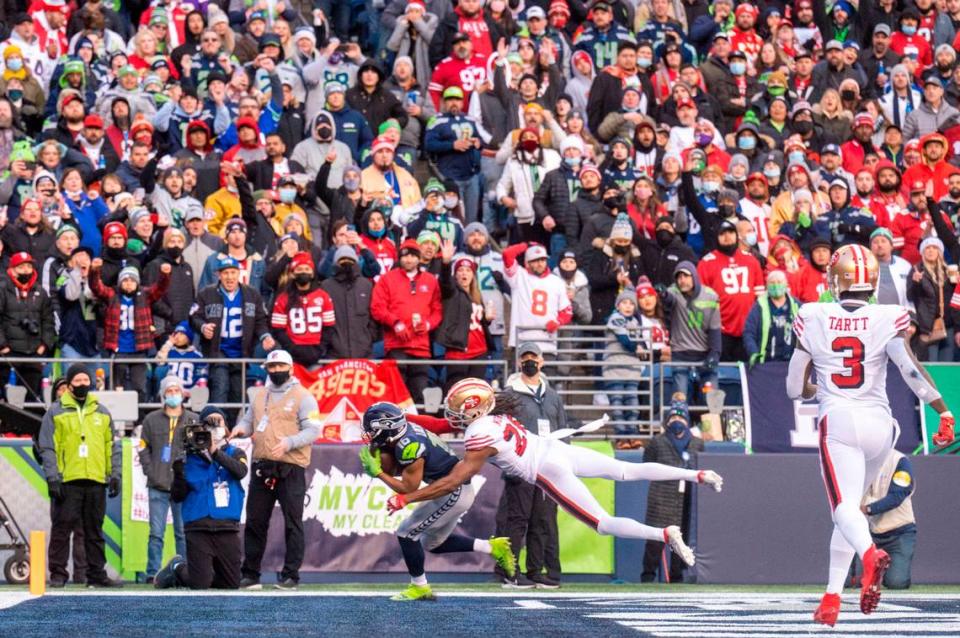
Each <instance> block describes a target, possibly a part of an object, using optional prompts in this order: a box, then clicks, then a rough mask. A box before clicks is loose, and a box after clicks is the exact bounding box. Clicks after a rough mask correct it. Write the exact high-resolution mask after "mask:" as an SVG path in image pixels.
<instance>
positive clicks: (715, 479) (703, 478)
mask: <svg viewBox="0 0 960 638" xmlns="http://www.w3.org/2000/svg"><path fill="white" fill-rule="evenodd" d="M697 479H698V480H699V482H700V483H706V484H707V485H709V486H711V487H712V488H713V491H714V492H721V491H723V477H722V476H720V475H719V474H717V473H716V472H714V471H713V470H702V471H701V472H700V475H699V476H698V477H697Z"/></svg>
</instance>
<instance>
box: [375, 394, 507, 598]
mask: <svg viewBox="0 0 960 638" xmlns="http://www.w3.org/2000/svg"><path fill="white" fill-rule="evenodd" d="M363 432H364V438H365V439H366V441H367V442H368V443H369V446H363V448H361V450H360V462H361V463H362V465H363V469H364V471H365V472H366V473H367V474H368V475H370V476H371V477H374V478H379V479H380V480H381V481H383V482H384V483H386V484H387V486H388V487H390V489H392V490H394V491H395V492H397V493H400V494H405V493H408V492H412V491H414V490H416V489H417V488H418V487H419V486H420V484H421V482H426V483H431V482H433V481H435V480H437V479H439V478H442V477H444V476H446V475H447V474H448V473H449V472H450V470H452V469H453V467H454V466H455V465H456V464H457V463H458V462H459V461H460V459H459V458H458V457H457V455H456V454H454V453H453V451H452V450H451V449H450V448H449V447H447V445H446V443H444V442H443V441H442V440H441V439H440V438H439V437H438V436H437V435H435V434H433V433H430V432H427V431H426V430H424V429H423V428H421V427H420V426H418V425H413V424H410V423H407V418H406V416H405V415H404V412H403V410H401V409H400V408H399V407H398V406H396V405H394V404H392V403H387V402H380V403H375V404H373V405H371V406H370V407H369V408H367V411H366V412H364V414H363ZM398 477H399V478H398ZM475 496H476V494H475V493H474V489H473V486H472V485H471V484H470V483H469V482H467V483H464V484H463V485H461V486H459V487H457V488H456V489H455V490H454V491H453V492H451V493H449V494H447V495H446V496H442V497H440V498H438V499H435V500H432V501H425V502H423V503H420V504H419V505H418V506H417V508H416V509H415V510H413V512H412V513H411V514H410V516H409V517H408V518H407V519H406V520H405V521H404V522H403V523H401V524H400V527H399V528H397V539H398V540H399V541H400V550H401V551H402V552H403V560H404V562H405V563H406V565H407V571H409V572H410V586H409V587H407V588H406V589H405V590H403V591H402V592H400V593H399V594H397V595H396V596H393V598H392V600H401V601H406V600H433V599H434V598H435V597H434V595H433V591H432V590H431V589H430V585H429V584H428V583H427V577H426V574H425V573H424V569H423V563H424V556H425V553H424V549H426V550H429V551H430V552H433V553H434V554H445V553H449V552H482V553H484V554H490V555H491V556H492V557H493V559H494V560H495V561H496V562H497V564H498V565H500V567H501V568H502V569H503V570H504V571H507V572H508V573H509V575H510V577H511V578H512V577H513V575H514V574H513V572H514V565H515V560H514V556H513V551H512V550H511V548H510V539H509V538H504V537H501V538H491V539H490V540H482V539H479V538H470V537H468V536H463V535H460V534H454V533H453V531H454V528H456V526H457V523H459V522H460V518H461V517H462V516H463V515H464V514H465V513H466V512H467V510H469V509H470V506H471V505H472V504H473V499H474V497H475Z"/></svg>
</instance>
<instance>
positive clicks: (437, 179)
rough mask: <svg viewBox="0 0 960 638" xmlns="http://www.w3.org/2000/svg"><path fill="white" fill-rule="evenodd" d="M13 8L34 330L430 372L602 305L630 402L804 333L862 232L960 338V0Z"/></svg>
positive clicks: (17, 134) (5, 286)
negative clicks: (663, 374)
mask: <svg viewBox="0 0 960 638" xmlns="http://www.w3.org/2000/svg"><path fill="white" fill-rule="evenodd" d="M0 12H2V15H3V21H2V23H3V24H2V27H0V28H2V29H3V30H4V31H6V32H7V33H6V35H5V36H4V39H3V40H2V42H0V58H2V65H0V67H2V68H0V73H2V78H0V171H2V178H0V204H3V205H4V207H5V208H4V211H5V212H4V213H3V214H2V215H0V225H2V231H0V240H2V262H3V266H4V270H5V273H6V276H5V277H4V278H3V281H2V284H0V354H3V355H7V356H10V357H38V358H39V357H50V356H53V355H55V354H59V355H60V356H61V357H65V358H82V359H98V358H99V359H107V358H113V359H114V367H113V374H112V378H110V379H106V378H104V376H103V375H102V374H100V375H99V378H101V379H103V380H104V381H105V382H106V383H108V384H112V385H115V386H123V387H127V388H136V389H138V390H139V391H140V392H141V395H142V398H143V399H144V400H146V399H147V398H148V397H149V398H151V399H152V398H153V397H155V396H156V393H155V392H154V391H152V390H148V388H153V389H155V388H157V387H158V385H159V380H160V379H162V378H163V376H164V375H165V374H166V373H167V371H169V370H171V369H172V371H173V372H174V373H176V374H179V375H180V376H181V379H182V381H183V382H184V385H185V389H187V390H189V389H190V388H191V387H192V386H193V385H194V384H195V383H206V384H208V385H209V388H210V401H211V403H214V404H220V403H225V402H238V401H240V400H241V397H242V394H243V388H242V387H241V385H242V383H241V367H240V366H239V365H229V364H224V363H212V364H209V365H206V364H204V363H203V362H202V361H199V360H200V359H203V358H220V359H233V358H236V359H240V358H249V357H262V356H263V355H264V353H265V352H266V351H270V350H272V349H274V348H277V347H281V348H283V349H284V350H286V351H288V352H290V353H291V355H292V356H293V359H294V361H295V362H297V363H300V364H303V365H311V364H314V363H316V362H317V361H318V360H320V359H335V358H344V357H375V358H380V357H387V358H394V359H399V360H401V361H402V365H401V366H400V367H401V371H402V373H403V375H404V379H405V381H406V382H407V385H408V387H409V389H410V391H411V393H412V395H413V397H414V399H415V400H416V401H417V402H421V401H422V396H423V390H424V388H426V387H427V385H428V383H429V382H430V377H429V374H430V368H429V367H428V366H424V365H416V360H417V359H432V358H445V359H447V360H449V361H451V362H453V361H456V363H455V364H454V363H451V364H450V366H449V368H448V370H446V373H445V376H444V379H445V381H444V382H445V383H446V384H447V385H448V386H449V384H451V383H453V382H454V381H456V380H458V379H460V378H463V377H465V376H478V375H480V376H482V375H483V374H484V371H485V369H486V368H485V365H484V362H485V361H486V359H488V358H500V357H502V356H503V352H504V351H505V349H510V348H516V346H517V345H518V344H519V343H520V342H522V341H529V340H532V341H537V342H538V343H540V345H541V348H542V350H543V356H544V358H545V359H548V360H549V359H550V358H551V357H553V356H555V355H556V352H555V351H556V338H557V334H558V329H559V328H560V327H561V326H564V325H568V324H574V325H576V324H580V325H594V326H601V327H605V330H604V332H603V335H604V336H603V338H600V337H599V336H598V338H597V346H596V348H597V357H598V358H602V359H604V360H605V361H606V362H607V363H606V364H605V365H604V367H603V368H602V370H603V373H602V376H603V382H604V384H605V387H606V388H607V389H608V390H609V391H611V392H612V394H611V396H610V401H611V403H612V404H613V407H614V408H615V409H616V410H617V411H618V413H619V414H620V415H621V416H623V415H624V414H626V416H627V418H628V420H629V415H630V412H629V410H630V409H635V406H636V403H637V387H638V377H639V374H640V373H639V370H640V367H641V365H642V363H644V362H654V363H659V362H667V361H675V362H684V363H689V362H696V363H699V364H701V365H702V368H701V370H700V374H699V375H697V376H696V377H694V375H688V368H683V369H678V370H677V371H676V372H675V383H676V385H677V387H678V388H680V389H683V390H685V389H687V387H688V384H689V381H690V380H691V379H693V378H696V379H699V381H700V382H703V383H710V382H711V380H712V378H713V376H714V375H715V369H716V366H717V363H718V362H719V361H721V360H722V361H744V362H748V363H750V364H751V365H758V364H762V363H763V362H765V361H770V360H780V361H783V360H787V359H788V358H789V357H790V354H791V350H792V346H793V338H792V331H791V323H792V318H793V317H794V316H795V315H796V312H797V308H798V306H799V305H800V304H802V303H807V302H811V301H816V300H817V299H820V298H822V297H823V296H824V295H828V294H829V292H828V286H827V281H826V269H827V266H828V264H829V260H830V255H831V252H832V251H833V250H835V249H836V248H837V247H838V246H840V245H843V244H849V243H856V244H860V245H862V246H864V248H865V249H866V250H871V251H873V253H874V254H875V255H876V256H877V257H878V258H879V260H880V263H881V275H880V284H879V291H878V295H877V300H878V301H879V302H880V303H900V304H904V305H906V306H908V307H909V308H910V309H911V310H912V311H914V315H913V316H914V318H915V324H914V327H913V328H912V330H914V332H915V334H914V337H913V345H914V348H915V350H916V351H917V353H918V355H919V357H920V358H921V359H924V360H933V361H943V360H947V361H951V360H955V355H956V353H957V352H960V348H955V345H957V344H960V333H957V332H955V331H954V326H955V325H956V322H957V321H958V319H960V317H958V314H957V313H958V311H960V294H954V287H955V285H956V283H957V268H956V263H957V260H958V257H960V244H958V240H957V233H956V229H957V227H958V226H957V223H958V220H957V213H958V206H960V168H958V166H960V155H957V154H955V151H960V147H958V143H960V111H958V101H960V65H958V64H957V54H956V51H955V46H956V41H957V40H960V0H906V1H904V0H860V2H859V3H857V2H853V1H851V0H836V1H835V2H833V3H832V4H827V3H822V2H815V1H812V0H796V1H795V2H784V1H782V0H767V1H761V2H756V3H753V2H740V3H735V2H733V1H732V0H672V1H671V0H649V1H647V0H641V1H640V2H638V3H633V2H629V1H627V0H616V1H613V0H594V1H592V2H590V3H588V4H585V3H584V2H582V1H581V0H549V1H548V0H526V1H524V0H509V1H507V0H488V1H487V2H485V3H484V2H483V1H482V0H461V1H460V2H459V3H458V4H456V6H454V4H453V3H452V2H449V1H448V0H426V1H424V0H388V1H386V2H384V1H383V0H367V1H366V2H364V3H359V2H342V1H340V2H333V1H331V0H316V2H312V3H311V2H308V1H306V0H292V1H291V2H289V3H287V2H284V1H279V2H265V1H262V0H261V1H257V2H250V1H246V2H240V1H238V0H234V1H231V2H226V1H219V2H179V1H178V0H160V1H156V2H152V3H149V4H147V3H145V2H142V1H137V2H124V3H119V2H114V3H108V2H104V1H103V0H97V1H95V2H94V1H87V2H85V3H82V4H79V5H78V4H76V3H74V2H73V1H71V2H69V3H65V2H64V0H34V1H33V2H31V3H30V4H29V6H26V3H24V2H23V0H10V1H9V2H7V3H4V5H3V6H2V7H0ZM507 352H512V350H507ZM144 358H151V359H153V360H154V361H155V363H151V364H144V363H141V362H139V361H137V360H138V359H144ZM126 359H129V360H130V361H127V362H125V360H126ZM191 360H198V361H196V362H192V361H191ZM10 367H11V366H10V365H7V366H5V367H4V369H3V370H0V378H4V379H8V378H9V379H12V381H13V382H14V383H16V384H23V385H26V386H27V387H28V389H29V390H30V392H32V393H39V391H40V388H41V385H42V384H43V381H42V379H43V378H44V374H45V372H44V370H45V368H44V367H43V366H42V365H40V364H39V363H36V364H32V363H27V364H22V363H18V364H13V365H12V368H13V370H12V371H9V368H10ZM155 368H156V369H155ZM624 410H625V411H624Z"/></svg>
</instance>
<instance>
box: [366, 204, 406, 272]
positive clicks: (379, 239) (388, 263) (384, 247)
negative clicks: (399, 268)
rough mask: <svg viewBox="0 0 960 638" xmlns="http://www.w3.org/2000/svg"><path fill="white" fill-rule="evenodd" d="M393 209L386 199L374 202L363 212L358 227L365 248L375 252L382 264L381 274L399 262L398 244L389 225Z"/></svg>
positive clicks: (374, 254)
mask: <svg viewBox="0 0 960 638" xmlns="http://www.w3.org/2000/svg"><path fill="white" fill-rule="evenodd" d="M391 209H392V204H391V203H390V202H388V201H386V200H379V201H376V202H373V203H372V204H371V205H370V208H369V209H368V210H367V212H365V213H364V214H363V218H362V219H361V220H360V227H359V228H358V229H357V230H358V231H359V234H360V241H361V242H363V246H364V248H366V249H367V250H369V251H370V252H371V253H373V256H374V258H375V259H376V260H377V263H378V264H380V273H381V274H382V273H385V272H387V271H389V270H390V269H391V268H393V265H394V264H395V263H396V262H397V245H396V244H395V243H393V239H391V237H390V232H389V231H390V229H389V227H388V225H389V220H390V211H391ZM378 279H380V275H377V276H376V277H374V278H373V280H374V281H377V280H378Z"/></svg>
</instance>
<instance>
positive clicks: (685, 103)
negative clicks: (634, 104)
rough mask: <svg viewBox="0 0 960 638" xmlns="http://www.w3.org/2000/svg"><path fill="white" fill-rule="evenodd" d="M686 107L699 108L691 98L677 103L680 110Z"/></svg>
mask: <svg viewBox="0 0 960 638" xmlns="http://www.w3.org/2000/svg"><path fill="white" fill-rule="evenodd" d="M741 6H743V5H741ZM685 107H686V108H691V109H695V108H697V105H696V103H695V102H694V101H693V100H691V99H689V98H687V99H683V100H680V101H679V102H677V108H678V109H682V108H685Z"/></svg>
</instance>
